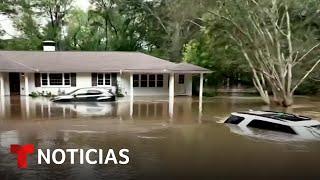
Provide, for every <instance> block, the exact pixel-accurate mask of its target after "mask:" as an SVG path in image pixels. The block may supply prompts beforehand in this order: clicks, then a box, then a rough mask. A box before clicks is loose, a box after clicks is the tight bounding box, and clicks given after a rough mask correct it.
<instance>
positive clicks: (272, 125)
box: [224, 111, 320, 139]
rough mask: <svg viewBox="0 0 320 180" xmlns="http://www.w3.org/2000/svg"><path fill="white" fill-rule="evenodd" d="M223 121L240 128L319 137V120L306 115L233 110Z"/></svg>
mask: <svg viewBox="0 0 320 180" xmlns="http://www.w3.org/2000/svg"><path fill="white" fill-rule="evenodd" d="M224 123H228V124H234V125H237V126H239V127H240V128H241V129H248V127H249V128H259V129H264V130H271V131H278V132H283V133H289V134H293V135H299V136H302V137H306V138H308V139H309V138H320V122H319V121H317V120H312V119H311V118H309V117H306V116H300V115H294V114H288V113H282V112H274V111H247V112H234V113H231V116H230V117H229V118H228V119H227V120H225V122H224Z"/></svg>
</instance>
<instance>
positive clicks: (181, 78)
mask: <svg viewBox="0 0 320 180" xmlns="http://www.w3.org/2000/svg"><path fill="white" fill-rule="evenodd" d="M178 82H179V84H184V75H183V74H179V81H178Z"/></svg>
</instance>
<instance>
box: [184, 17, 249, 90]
mask: <svg viewBox="0 0 320 180" xmlns="http://www.w3.org/2000/svg"><path fill="white" fill-rule="evenodd" d="M205 18H206V21H207V23H206V24H205V25H206V26H205V28H204V29H202V30H201V33H200V34H199V35H198V36H197V38H195V39H193V40H191V41H190V42H189V43H188V44H186V45H185V48H184V53H183V59H184V61H186V62H189V63H192V64H196V65H199V66H202V67H205V68H208V69H210V70H212V71H213V73H212V74H210V75H208V81H207V84H208V85H213V86H221V85H223V83H224V81H223V80H226V79H227V78H229V79H230V81H231V84H234V85H235V84H237V83H242V84H244V85H250V84H251V79H250V78H249V77H250V74H249V69H248V66H247V65H246V61H245V60H244V58H243V56H242V54H241V52H240V51H239V50H238V48H237V46H236V45H235V44H234V42H233V41H232V40H231V39H230V38H229V36H228V34H226V33H225V32H223V31H221V29H226V28H230V27H228V26H225V25H223V24H222V23H221V21H220V22H219V21H217V22H216V23H210V22H211V21H212V20H211V19H209V18H207V17H205ZM224 84H225V83H224Z"/></svg>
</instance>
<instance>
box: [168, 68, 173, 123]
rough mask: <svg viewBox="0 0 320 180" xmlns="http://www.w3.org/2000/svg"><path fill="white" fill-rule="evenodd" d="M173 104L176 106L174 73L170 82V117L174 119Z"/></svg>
mask: <svg viewBox="0 0 320 180" xmlns="http://www.w3.org/2000/svg"><path fill="white" fill-rule="evenodd" d="M173 104H174V73H171V74H170V80H169V116H170V118H172V117H173Z"/></svg>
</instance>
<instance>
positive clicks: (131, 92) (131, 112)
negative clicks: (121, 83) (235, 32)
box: [130, 73, 133, 118]
mask: <svg viewBox="0 0 320 180" xmlns="http://www.w3.org/2000/svg"><path fill="white" fill-rule="evenodd" d="M132 115H133V74H132V73H130V117H131V118H132Z"/></svg>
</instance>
